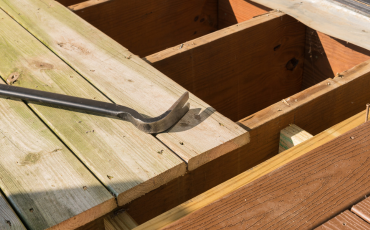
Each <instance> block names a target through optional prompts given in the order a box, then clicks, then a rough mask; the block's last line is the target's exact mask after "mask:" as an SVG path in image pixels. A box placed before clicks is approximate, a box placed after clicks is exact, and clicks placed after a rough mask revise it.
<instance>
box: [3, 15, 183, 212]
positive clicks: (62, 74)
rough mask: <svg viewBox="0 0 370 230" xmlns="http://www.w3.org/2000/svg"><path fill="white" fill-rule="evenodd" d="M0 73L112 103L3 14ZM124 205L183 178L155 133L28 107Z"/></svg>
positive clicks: (98, 118)
mask: <svg viewBox="0 0 370 230" xmlns="http://www.w3.org/2000/svg"><path fill="white" fill-rule="evenodd" d="M0 15H1V16H0V18H1V20H0V28H1V31H3V33H2V34H1V38H2V39H0V53H1V54H3V56H2V59H1V60H2V65H1V66H0V75H1V77H2V78H3V79H4V80H6V77H7V76H9V75H10V74H11V73H13V72H18V73H20V76H19V78H18V80H17V81H16V82H15V83H14V85H17V86H22V87H27V88H34V89H38V90H44V91H50V92H55V93H60V94H67V95H72V96H78V97H83V98H90V99H96V100H99V101H107V102H109V100H108V99H107V98H106V97H105V96H104V95H102V94H101V93H100V92H99V91H98V90H96V89H95V88H94V87H93V86H91V85H90V84H89V83H88V82H87V81H86V80H85V79H83V78H82V77H81V76H79V75H78V74H77V73H76V72H75V71H74V70H73V69H71V68H70V67H69V66H68V65H66V64H65V63H64V62H63V61H62V60H60V59H59V58H58V57H57V56H55V55H54V54H53V53H52V52H50V50H49V49H47V48H46V47H45V46H44V45H42V44H41V43H40V42H39V41H38V40H37V39H35V38H34V37H33V36H32V35H31V34H29V33H28V32H27V31H26V30H24V29H23V28H22V27H21V26H19V25H18V24H17V23H16V22H15V21H14V20H13V19H11V18H10V17H9V16H7V15H6V14H5V13H4V12H3V11H1V12H0ZM29 105H30V107H31V108H32V109H33V110H34V111H35V113H36V114H37V115H38V116H39V117H40V118H41V119H42V120H43V121H44V122H45V123H46V124H47V125H48V126H49V127H50V129H52V130H53V131H54V132H55V133H56V134H57V135H58V136H59V137H60V138H61V139H62V140H63V142H64V143H65V144H66V145H67V146H68V147H69V148H70V149H71V150H72V151H73V152H74V153H75V154H76V155H77V156H78V157H79V158H80V160H81V161H82V162H83V163H84V164H85V165H86V166H87V167H88V168H89V169H90V170H91V171H92V172H93V173H94V174H95V176H96V177H97V178H99V180H100V181H101V182H102V183H103V184H104V185H105V186H106V187H107V188H108V189H109V190H110V192H112V193H113V194H114V195H115V196H116V197H117V199H118V204H120V205H123V204H125V203H127V202H129V201H132V200H133V199H135V198H137V197H140V196H142V195H144V194H145V193H147V192H149V191H151V190H153V189H155V188H157V187H159V186H160V185H162V184H165V183H167V182H169V181H171V180H173V179H174V178H177V177H179V176H181V175H183V174H184V173H185V171H186V165H185V163H184V162H183V161H182V160H181V159H179V158H178V157H177V156H176V155H175V154H173V153H172V152H171V151H170V150H169V149H168V148H166V147H165V146H164V145H163V144H161V143H160V142H159V141H158V140H157V139H156V138H154V137H153V136H152V135H149V134H145V133H143V132H141V131H139V130H138V129H137V128H136V127H134V126H133V125H132V124H131V123H129V122H125V121H122V120H119V119H114V118H108V117H103V116H94V115H91V114H86V113H79V112H71V111H69V110H65V109H60V108H50V107H49V106H45V105H39V104H35V103H29Z"/></svg>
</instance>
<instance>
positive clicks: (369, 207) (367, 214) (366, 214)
mask: <svg viewBox="0 0 370 230" xmlns="http://www.w3.org/2000/svg"><path fill="white" fill-rule="evenodd" d="M351 211H352V212H354V213H355V214H357V215H358V216H359V217H361V218H362V219H364V220H365V221H367V222H368V223H370V198H366V199H365V200H363V201H361V202H360V203H358V204H356V205H355V206H353V207H352V208H351Z"/></svg>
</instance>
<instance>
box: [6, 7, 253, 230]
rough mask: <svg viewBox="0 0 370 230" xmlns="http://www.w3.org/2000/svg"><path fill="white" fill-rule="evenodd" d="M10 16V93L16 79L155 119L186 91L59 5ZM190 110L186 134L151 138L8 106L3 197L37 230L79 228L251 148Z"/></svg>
mask: <svg viewBox="0 0 370 230" xmlns="http://www.w3.org/2000/svg"><path fill="white" fill-rule="evenodd" d="M0 9H1V10H0V31H1V32H0V35H1V39H0V55H1V60H2V64H1V66H0V75H1V78H2V79H1V83H0V84H4V83H5V82H6V80H7V78H8V76H10V75H11V74H15V73H16V74H19V78H18V80H17V81H16V82H14V85H16V86H22V87H27V88H33V89H38V90H44V91H49V92H55V93H61V94H67V95H72V96H78V97H83V98H90V99H94V100H99V101H106V102H113V103H117V104H122V105H125V106H129V107H131V108H134V109H136V110H137V111H139V112H141V113H143V114H145V115H148V116H157V115H159V114H161V113H162V112H164V111H166V110H167V109H168V108H169V107H170V106H171V104H173V103H174V102H175V101H176V100H177V98H178V97H179V96H180V95H181V94H183V93H184V92H185V89H184V88H182V87H181V86H179V85H178V84H177V83H176V82H174V81H172V80H171V79H169V78H168V77H166V76H165V75H163V74H162V73H160V72H159V71H158V70H156V69H155V68H153V67H152V66H150V65H149V64H148V63H146V62H145V61H143V60H142V59H140V58H139V57H137V56H136V55H135V54H133V53H131V52H130V51H128V50H127V49H126V48H124V47H122V46H121V45H119V44H118V43H117V42H115V41H114V40H112V39H111V38H110V37H108V36H106V35H105V34H103V33H101V32H100V31H99V30H97V29H96V28H94V27H93V26H91V25H90V24H88V23H86V22H85V21H84V20H82V19H81V18H79V17H78V16H76V15H75V14H74V13H73V12H71V11H70V10H68V9H67V8H66V7H64V6H62V5H61V4H60V3H58V2H56V1H54V0H45V1H38V0H15V1H13V0H11V1H1V2H0ZM190 105H191V109H190V111H189V113H188V114H187V115H186V116H185V117H184V118H182V120H181V121H180V122H179V123H178V124H177V125H175V126H174V127H172V128H171V129H170V130H168V131H167V132H164V133H160V134H158V135H149V134H145V133H143V132H141V131H139V130H137V129H136V128H135V127H134V126H133V125H132V124H131V123H128V122H125V121H121V120H117V119H112V118H107V117H102V116H96V115H91V114H85V113H80V112H77V111H69V110H65V109H60V108H55V107H49V106H45V105H41V104H37V103H25V102H23V101H17V100H12V99H7V98H1V99H0V114H1V116H0V144H1V150H0V155H1V156H2V161H1V163H0V178H1V180H0V188H1V190H2V192H3V193H4V195H5V197H6V199H7V201H8V202H9V203H10V205H11V207H12V208H13V209H14V211H15V213H17V215H18V216H19V218H20V220H21V221H22V222H23V224H24V225H25V226H26V227H27V228H28V229H47V228H51V229H75V228H77V227H80V226H82V225H84V224H86V223H89V222H91V221H93V220H95V219H97V218H99V217H101V216H103V215H105V214H107V213H109V212H111V211H113V210H114V209H116V208H117V207H118V206H122V205H125V204H127V203H128V202H130V201H133V200H134V199H136V198H138V197H140V196H143V195H144V194H146V193H148V192H150V191H152V190H154V189H156V188H158V187H160V186H161V185H164V184H166V183H168V182H170V181H172V180H174V179H176V178H178V177H181V176H183V175H184V174H185V173H186V172H187V170H190V171H191V170H194V169H196V168H198V167H200V166H202V165H204V164H206V163H207V162H209V161H212V160H214V159H217V158H218V157H220V156H222V155H225V154H227V153H229V152H231V151H233V150H236V149H238V148H240V147H241V146H243V145H245V144H247V143H248V142H249V133H248V132H247V131H245V130H244V129H243V128H241V127H240V126H238V125H237V124H236V123H234V122H233V121H231V120H229V119H228V118H226V117H224V116H223V115H221V114H220V113H218V112H217V111H216V110H215V109H213V108H212V107H211V106H210V105H208V104H206V103H204V102H203V101H201V100H200V99H198V98H197V97H195V96H194V95H191V96H190ZM215 137H217V138H215ZM199 139H202V142H199V141H198V140H199ZM3 207H4V210H5V212H4V213H5V214H4V215H7V216H8V217H7V220H8V219H9V221H10V222H11V223H14V224H12V226H13V227H16V226H18V225H17V218H16V217H15V216H14V215H13V216H12V215H11V214H12V213H13V214H14V212H12V211H9V210H8V209H5V206H1V208H2V209H3ZM10 210H11V209H10ZM4 215H3V216H4ZM4 218H5V217H4ZM1 224H3V223H1ZM19 226H21V224H20V225H19ZM12 229H13V228H12Z"/></svg>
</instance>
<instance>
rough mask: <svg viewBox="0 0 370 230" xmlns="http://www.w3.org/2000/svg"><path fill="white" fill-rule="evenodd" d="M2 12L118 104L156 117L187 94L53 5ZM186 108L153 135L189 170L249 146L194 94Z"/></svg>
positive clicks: (8, 2) (10, 1) (26, 3)
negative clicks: (174, 121)
mask: <svg viewBox="0 0 370 230" xmlns="http://www.w3.org/2000/svg"><path fill="white" fill-rule="evenodd" d="M0 7H1V8H2V9H4V10H5V11H6V12H7V13H8V14H9V15H11V16H12V17H13V18H14V19H15V20H16V21H18V22H19V23H20V24H21V25H23V26H24V27H25V28H26V29H27V30H29V31H30V32H31V33H32V34H33V35H34V36H35V37H37V38H38V39H40V41H42V42H43V43H44V44H45V45H46V46H48V47H49V48H50V49H51V50H53V51H54V52H55V53H56V54H57V55H58V56H60V57H61V58H62V59H63V60H64V61H66V62H67V63H68V64H69V65H71V66H72V67H73V68H74V69H75V70H77V71H78V72H79V73H80V74H81V75H83V76H84V77H85V78H86V79H88V80H89V81H90V82H92V83H93V84H94V85H95V86H96V87H97V88H99V89H100V90H101V91H102V92H104V93H105V94H106V95H107V96H108V97H109V98H110V99H111V100H113V101H114V102H116V103H118V104H123V105H126V106H129V107H133V108H135V109H136V110H138V111H139V112H141V113H144V114H147V115H149V116H157V115H159V114H161V113H162V112H163V111H166V110H167V109H168V108H169V107H170V106H171V104H172V103H173V102H174V101H176V100H177V98H179V97H180V95H181V94H183V93H184V92H185V89H184V88H182V87H181V86H179V85H178V84H177V83H175V82H174V81H172V80H171V79H169V78H168V77H166V76H164V75H163V74H162V73H160V72H159V71H158V70H156V69H155V68H153V67H152V66H150V65H149V64H148V63H146V62H145V61H143V60H142V59H141V58H139V57H137V56H135V55H132V54H131V53H130V52H129V51H128V50H127V49H125V48H124V47H122V46H121V45H119V44H118V43H116V42H115V41H114V40H112V39H111V38H109V37H108V36H106V35H104V34H103V33H101V32H100V31H99V30H97V29H96V28H94V27H93V26H91V25H90V24H88V23H87V22H85V21H84V20H82V19H81V18H79V17H78V16H76V15H75V14H74V13H73V12H71V11H70V10H68V9H67V8H65V7H64V6H62V5H60V4H59V3H58V2H56V1H54V0H42V1H40V0H3V1H0ZM122 29H123V30H124V28H122ZM138 30H140V28H138ZM127 36H130V34H127ZM190 103H191V111H190V112H189V113H188V114H187V115H186V116H185V117H184V118H183V119H182V120H181V121H180V122H179V123H178V124H177V125H176V126H174V127H173V128H172V129H171V130H169V131H168V132H165V133H162V134H159V135H157V138H158V139H160V140H161V141H162V142H163V143H164V144H166V145H167V146H168V147H169V148H170V149H172V150H173V151H175V152H176V153H177V154H178V155H179V156H180V157H181V158H182V159H184V160H185V161H187V162H188V163H189V165H188V167H189V170H193V169H195V168H197V167H199V166H200V165H203V164H205V163H207V162H208V161H211V160H213V159H215V158H217V157H219V156H221V155H224V154H226V153H228V152H230V151H232V150H234V149H237V148H239V147H240V146H242V145H245V144H247V143H248V142H249V133H247V132H246V131H245V130H243V129H242V128H241V127H239V126H238V125H236V124H235V123H234V122H232V121H231V120H229V119H227V118H225V117H224V116H222V115H221V114H219V113H218V112H216V111H215V110H214V109H213V108H211V107H210V106H209V105H207V104H206V103H204V102H202V101H201V100H200V99H198V98H197V97H195V96H194V95H191V96H190Z"/></svg>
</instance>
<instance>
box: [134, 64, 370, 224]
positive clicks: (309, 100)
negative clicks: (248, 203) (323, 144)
mask: <svg viewBox="0 0 370 230" xmlns="http://www.w3.org/2000/svg"><path fill="white" fill-rule="evenodd" d="M369 64H370V62H369V61H367V62H365V63H362V64H360V65H358V66H356V67H354V68H353V69H351V70H348V71H346V72H343V73H342V77H341V78H336V79H328V80H326V81H323V82H322V83H320V84H317V85H315V86H313V87H311V88H309V89H306V90H304V91H302V92H299V93H297V94H295V95H293V96H292V97H290V98H286V100H287V101H288V104H289V106H288V105H287V104H285V103H283V102H282V101H280V102H278V103H275V104H274V105H272V106H270V107H268V108H266V109H264V110H261V111H259V112H257V113H255V114H253V115H251V116H249V117H247V118H245V119H242V120H240V121H239V123H240V125H243V126H244V127H245V128H246V129H247V130H249V133H250V135H251V139H253V141H251V142H250V143H249V144H247V145H245V146H243V147H241V148H239V149H237V150H235V151H233V152H230V153H229V154H226V155H224V156H222V157H220V158H218V159H215V160H213V161H211V162H209V163H207V164H205V165H203V166H202V167H200V168H198V169H197V170H194V171H193V172H191V173H188V174H186V175H185V176H184V177H180V178H178V179H176V180H174V181H172V182H170V183H168V184H166V185H165V186H162V187H160V188H158V189H156V190H153V191H152V192H150V193H148V194H146V195H145V196H144V197H142V198H139V199H136V200H135V201H133V202H131V203H130V204H128V206H127V208H129V210H130V211H129V213H130V215H131V216H132V217H133V218H134V219H135V220H136V221H137V222H138V223H139V224H142V223H144V222H146V221H148V220H150V219H152V218H154V217H156V216H158V215H160V214H162V213H164V212H166V211H168V210H170V209H172V208H174V207H176V206H177V205H180V204H181V203H183V202H186V201H188V200H189V199H192V198H194V197H195V196H197V195H199V194H201V193H203V192H205V191H207V190H208V189H211V188H213V187H215V186H216V185H218V184H220V183H222V182H224V181H226V180H228V179H231V178H232V177H235V176H236V175H238V174H240V173H242V172H244V171H246V170H248V169H250V168H253V167H254V166H256V165H257V164H259V163H262V162H264V161H266V160H268V159H270V158H271V157H273V156H275V155H276V154H277V151H276V149H277V147H278V145H279V138H280V130H281V129H283V128H285V127H286V126H288V125H289V124H292V123H294V124H296V125H298V126H299V127H301V128H303V129H305V130H306V131H307V132H309V133H311V134H312V135H316V134H318V133H320V132H322V131H324V130H325V129H329V128H330V127H332V126H333V125H336V124H338V123H340V122H342V121H343V120H346V119H347V118H350V117H351V116H354V115H356V114H357V113H359V112H361V111H363V110H364V109H365V105H366V103H368V102H369V98H370V91H369V90H368V85H370V65H369ZM360 120H362V119H360ZM363 121H364V120H363ZM360 122H362V121H360ZM333 135H336V132H333ZM189 184H191V185H192V186H190V188H189V186H188V185H189ZM143 206H145V207H147V208H146V209H145V211H143V210H142V207H143Z"/></svg>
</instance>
